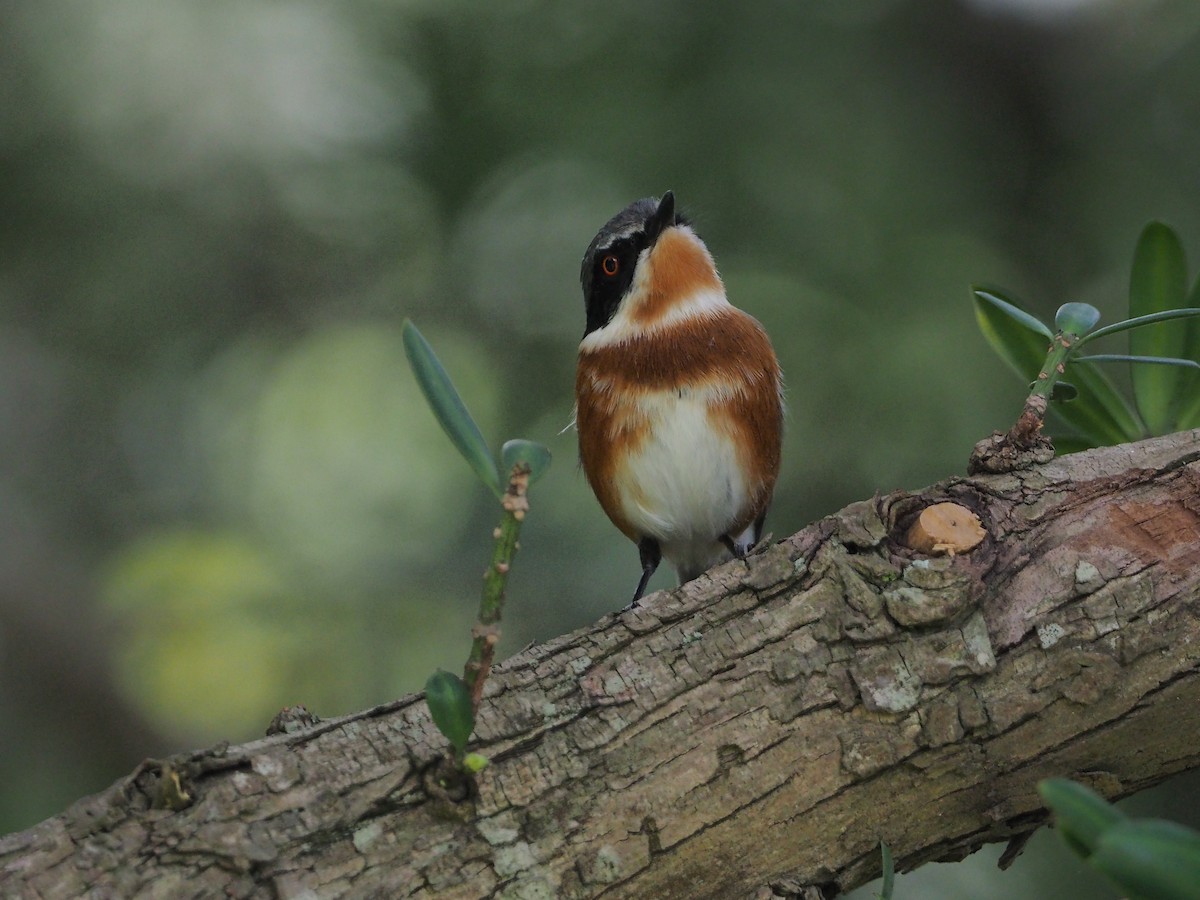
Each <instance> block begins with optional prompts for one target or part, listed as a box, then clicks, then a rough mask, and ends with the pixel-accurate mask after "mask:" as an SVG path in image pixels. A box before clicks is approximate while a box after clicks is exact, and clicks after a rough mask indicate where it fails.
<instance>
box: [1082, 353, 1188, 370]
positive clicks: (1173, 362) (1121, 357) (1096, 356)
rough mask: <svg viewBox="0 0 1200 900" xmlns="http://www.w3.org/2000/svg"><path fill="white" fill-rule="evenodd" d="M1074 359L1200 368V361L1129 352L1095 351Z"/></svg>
mask: <svg viewBox="0 0 1200 900" xmlns="http://www.w3.org/2000/svg"><path fill="white" fill-rule="evenodd" d="M1074 361H1075V362H1128V363H1150V364H1151V365H1156V366H1182V367H1183V368H1190V369H1200V362H1192V360H1190V359H1173V358H1172V359H1168V358H1166V357H1162V356H1130V355H1129V354H1127V353H1093V354H1091V355H1089V356H1076V357H1075V360H1074Z"/></svg>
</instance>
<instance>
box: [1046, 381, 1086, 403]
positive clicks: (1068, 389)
mask: <svg viewBox="0 0 1200 900" xmlns="http://www.w3.org/2000/svg"><path fill="white" fill-rule="evenodd" d="M1078 396H1079V388H1077V387H1075V385H1073V384H1071V383H1070V382H1066V381H1056V382H1054V387H1053V389H1051V391H1050V399H1051V400H1053V401H1054V402H1055V403H1070V402H1071V401H1072V400H1074V399H1075V398H1076V397H1078Z"/></svg>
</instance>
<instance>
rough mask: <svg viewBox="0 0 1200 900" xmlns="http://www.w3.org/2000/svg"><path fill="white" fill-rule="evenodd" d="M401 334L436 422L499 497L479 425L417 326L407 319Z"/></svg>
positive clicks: (493, 463)
mask: <svg viewBox="0 0 1200 900" xmlns="http://www.w3.org/2000/svg"><path fill="white" fill-rule="evenodd" d="M403 335H404V352H405V353H406V354H407V355H408V364H409V365H410V366H411V367H412V370H413V374H414V375H415V376H416V378H417V384H419V385H420V386H421V392H422V393H423V394H424V395H425V399H426V401H427V402H428V403H429V408H430V409H432V410H433V414H434V415H435V416H436V417H437V420H438V423H439V424H440V425H441V426H442V429H443V430H444V431H445V432H446V434H447V436H448V437H449V438H450V441H451V442H452V443H453V444H454V446H455V447H456V448H457V449H458V452H459V453H461V454H462V456H463V459H465V460H466V461H467V462H468V463H469V464H470V466H471V468H472V469H474V470H475V474H476V475H478V476H479V479H480V480H481V481H482V482H483V483H484V484H485V485H487V486H488V487H489V488H490V489H491V491H492V493H493V494H495V495H496V496H497V497H499V496H501V495H502V493H503V491H502V490H501V487H500V476H499V474H498V473H497V471H496V460H495V458H494V457H493V456H492V453H491V451H490V450H488V446H487V443H486V442H485V441H484V439H483V434H481V433H480V431H479V426H478V425H476V424H475V420H474V419H473V418H471V413H470V412H469V411H468V410H467V405H466V404H465V403H463V401H462V397H460V396H459V395H458V391H457V389H455V387H454V384H453V382H451V381H450V376H449V375H447V374H446V370H445V369H443V368H442V364H441V363H440V362H439V361H438V358H437V355H436V354H435V353H434V352H433V348H432V347H430V346H429V342H428V341H426V340H425V338H424V337H423V336H422V334H421V332H419V331H418V330H417V326H416V325H414V324H413V323H412V322H411V321H410V320H408V319H405V320H404V328H403Z"/></svg>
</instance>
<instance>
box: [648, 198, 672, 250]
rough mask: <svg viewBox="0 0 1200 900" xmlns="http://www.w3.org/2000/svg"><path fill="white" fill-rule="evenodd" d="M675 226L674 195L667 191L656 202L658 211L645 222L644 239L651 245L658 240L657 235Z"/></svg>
mask: <svg viewBox="0 0 1200 900" xmlns="http://www.w3.org/2000/svg"><path fill="white" fill-rule="evenodd" d="M674 224H675V195H674V194H673V193H672V192H671V191H667V192H666V193H665V194H663V195H662V199H661V200H659V201H658V209H656V210H655V211H654V215H652V216H651V217H650V219H649V221H647V222H646V238H647V239H648V240H649V241H650V243H651V245H653V244H654V242H655V241H657V240H658V237H659V235H661V234H662V233H663V232H664V231H666V230H667V229H668V228H670V227H671V226H672V225H674Z"/></svg>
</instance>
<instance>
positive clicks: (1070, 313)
mask: <svg viewBox="0 0 1200 900" xmlns="http://www.w3.org/2000/svg"><path fill="white" fill-rule="evenodd" d="M1099 321H1100V310H1098V309H1096V307H1094V306H1092V304H1090V303H1064V304H1063V305H1062V306H1060V307H1059V308H1058V312H1057V313H1056V314H1055V316H1054V327H1055V328H1057V329H1058V330H1059V331H1061V332H1062V333H1063V334H1073V335H1075V336H1076V337H1083V336H1084V335H1085V334H1087V333H1088V332H1089V331H1091V330H1092V329H1093V328H1095V327H1096V323H1097V322H1099Z"/></svg>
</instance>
